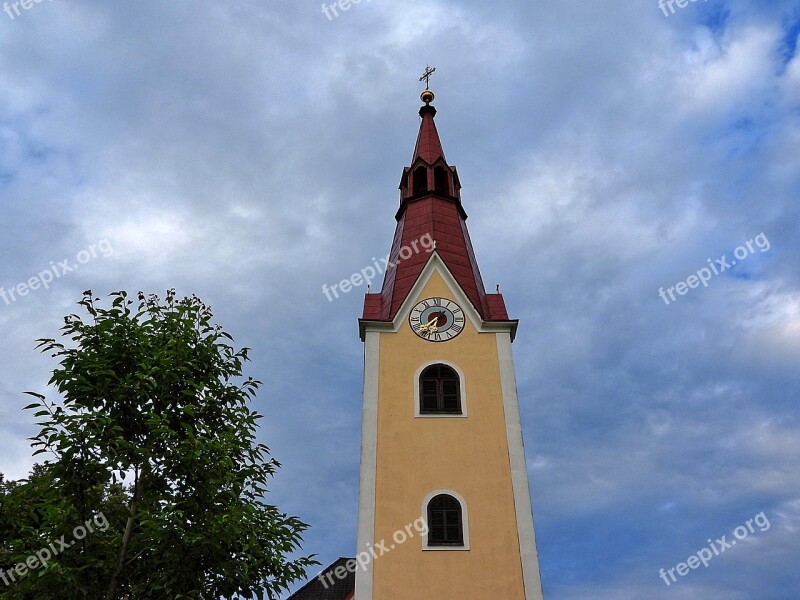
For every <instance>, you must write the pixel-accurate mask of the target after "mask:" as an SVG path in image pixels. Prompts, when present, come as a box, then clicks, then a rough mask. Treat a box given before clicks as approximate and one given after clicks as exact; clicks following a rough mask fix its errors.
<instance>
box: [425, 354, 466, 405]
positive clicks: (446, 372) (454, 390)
mask: <svg viewBox="0 0 800 600" xmlns="http://www.w3.org/2000/svg"><path fill="white" fill-rule="evenodd" d="M419 412H420V414H421V415H432V414H448V415H460V414H461V384H460V382H459V379H458V373H456V372H455V370H453V369H452V368H451V367H448V366H447V365H441V364H437V365H431V366H430V367H428V368H426V369H425V370H424V371H422V373H421V374H420V376H419Z"/></svg>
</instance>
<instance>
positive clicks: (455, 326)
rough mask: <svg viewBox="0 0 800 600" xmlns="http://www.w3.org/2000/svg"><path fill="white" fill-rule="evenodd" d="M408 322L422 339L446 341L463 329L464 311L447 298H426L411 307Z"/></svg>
mask: <svg viewBox="0 0 800 600" xmlns="http://www.w3.org/2000/svg"><path fill="white" fill-rule="evenodd" d="M408 323H409V325H410V326H411V329H412V330H413V331H414V333H416V334H417V335H418V336H419V337H421V338H422V339H423V340H427V341H429V342H446V341H448V340H452V339H453V338H454V337H456V336H457V335H458V334H459V333H461V332H462V331H463V330H464V311H463V310H461V307H460V306H459V305H458V304H456V303H455V302H453V301H452V300H448V299H447V298H427V299H425V300H423V301H422V302H419V303H418V304H417V305H416V306H414V308H412V309H411V314H410V315H409V316H408Z"/></svg>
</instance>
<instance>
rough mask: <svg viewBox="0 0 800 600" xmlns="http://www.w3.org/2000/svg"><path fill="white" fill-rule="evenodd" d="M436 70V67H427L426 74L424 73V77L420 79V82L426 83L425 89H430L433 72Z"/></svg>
mask: <svg viewBox="0 0 800 600" xmlns="http://www.w3.org/2000/svg"><path fill="white" fill-rule="evenodd" d="M435 70H436V67H433V68H432V69H431V68H430V66H426V67H425V73H423V74H422V77H420V78H419V80H420V81H424V82H425V89H426V90H429V89H430V83H431V75H433V72H434V71H435Z"/></svg>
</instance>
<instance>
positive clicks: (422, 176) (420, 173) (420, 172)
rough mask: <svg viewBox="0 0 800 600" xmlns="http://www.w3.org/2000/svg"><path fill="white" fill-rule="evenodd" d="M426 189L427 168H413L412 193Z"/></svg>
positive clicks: (419, 192) (418, 192)
mask: <svg viewBox="0 0 800 600" xmlns="http://www.w3.org/2000/svg"><path fill="white" fill-rule="evenodd" d="M426 191H428V169H426V168H425V167H417V168H416V169H415V170H414V194H421V193H422V192H426Z"/></svg>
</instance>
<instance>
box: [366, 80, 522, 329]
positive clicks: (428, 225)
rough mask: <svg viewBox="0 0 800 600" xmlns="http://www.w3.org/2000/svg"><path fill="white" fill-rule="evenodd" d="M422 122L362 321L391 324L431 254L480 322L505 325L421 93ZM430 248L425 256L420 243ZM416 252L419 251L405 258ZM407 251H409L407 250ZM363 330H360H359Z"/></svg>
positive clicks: (432, 112) (427, 95)
mask: <svg viewBox="0 0 800 600" xmlns="http://www.w3.org/2000/svg"><path fill="white" fill-rule="evenodd" d="M420 98H421V100H422V101H423V102H424V106H422V107H421V108H420V110H419V115H420V118H421V119H422V121H421V123H420V128H419V135H418V136H417V143H416V146H415V148H414V156H413V158H412V161H411V166H410V167H406V168H405V169H403V175H402V177H401V180H400V207H399V209H398V211H397V214H396V215H395V219H396V220H397V229H396V230H395V235H394V240H393V242H392V249H391V252H390V255H389V264H388V265H387V268H386V272H385V275H384V281H383V286H382V288H381V291H380V293H377V294H367V295H366V298H365V301H364V315H363V318H362V321H392V320H393V319H394V317H395V315H396V314H397V312H398V310H399V309H400V306H401V305H402V304H403V302H404V301H405V299H406V297H407V296H408V293H409V292H410V291H411V288H412V287H413V286H414V284H415V283H416V281H417V278H418V277H419V275H420V273H421V272H422V270H423V268H424V267H425V265H426V264H427V263H428V261H429V260H430V259H431V257H432V256H433V254H434V253H436V254H438V256H439V258H440V259H441V260H442V261H443V262H444V264H445V266H446V267H447V269H448V270H449V271H450V272H451V273H452V275H453V276H454V278H455V279H456V281H457V282H458V284H459V286H460V287H461V288H462V290H463V291H464V293H465V294H466V296H467V297H468V298H469V300H470V302H471V303H472V305H473V307H474V308H475V310H476V311H477V313H478V314H479V315H480V317H481V318H482V319H483V320H484V321H508V320H509V319H508V313H507V312H506V308H505V303H504V301H503V296H502V295H501V294H499V293H497V294H487V293H486V290H485V288H484V285H483V280H482V279H481V274H480V270H479V269H478V263H477V261H476V259H475V253H474V251H473V249H472V242H471V241H470V238H469V232H468V231H467V224H466V220H467V213H466V212H465V211H464V208H463V207H462V205H461V183H460V181H459V178H458V172H457V170H456V168H455V166H452V165H448V164H447V161H446V160H445V156H444V150H443V149H442V143H441V140H440V139H439V132H438V131H437V129H436V122H435V121H434V117H435V116H436V108H434V107H433V106H432V105H431V102H433V100H434V94H433V92H431V91H430V90H425V91H424V92H423V93H422V95H421V96H420ZM425 242H428V243H429V244H430V243H432V244H434V248H435V249H434V250H433V251H429V252H426V251H425V250H427V249H428V248H425V249H421V248H420V243H425ZM414 247H416V248H418V249H419V250H418V251H416V252H413V253H411V255H410V256H408V254H409V252H411V251H412V249H413V248H414ZM406 249H408V250H406ZM362 330H363V327H362Z"/></svg>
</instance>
